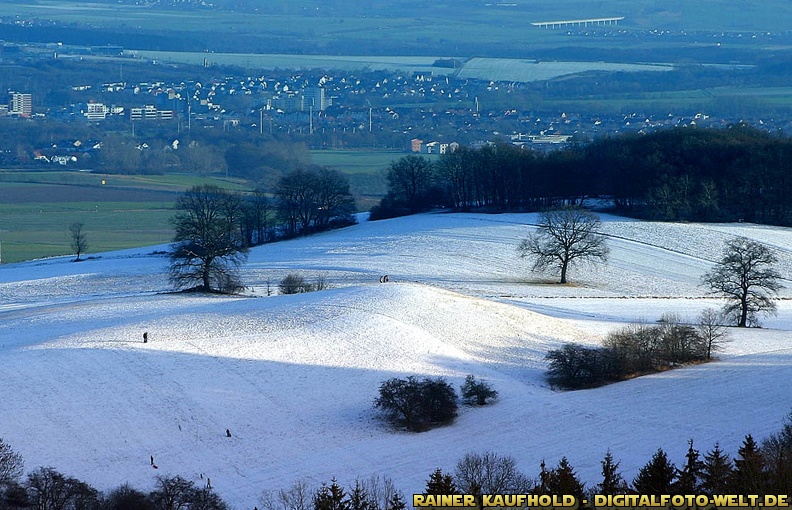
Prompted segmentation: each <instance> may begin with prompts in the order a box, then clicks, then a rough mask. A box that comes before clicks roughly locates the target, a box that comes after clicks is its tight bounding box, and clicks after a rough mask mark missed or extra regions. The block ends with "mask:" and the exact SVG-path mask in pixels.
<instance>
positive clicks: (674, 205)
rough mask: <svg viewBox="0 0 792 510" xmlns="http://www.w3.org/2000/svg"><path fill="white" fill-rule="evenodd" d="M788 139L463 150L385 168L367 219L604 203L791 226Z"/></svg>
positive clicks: (628, 137)
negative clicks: (382, 189)
mask: <svg viewBox="0 0 792 510" xmlns="http://www.w3.org/2000/svg"><path fill="white" fill-rule="evenodd" d="M789 161H792V140H790V139H789V138H786V137H781V136H773V135H769V134H767V133H765V132H762V131H759V130H756V129H753V128H750V127H748V126H745V125H735V126H731V127H729V128H725V129H697V128H675V129H670V130H662V131H657V132H653V133H649V134H640V133H631V134H624V135H620V136H613V137H607V138H603V139H599V140H597V141H594V142H592V143H590V144H587V145H584V144H579V145H575V146H572V147H569V148H566V149H562V150H558V151H554V152H550V153H548V154H546V155H542V154H538V153H535V152H533V151H529V150H523V149H521V148H518V147H516V146H514V145H508V144H501V145H490V146H485V147H483V148H481V149H471V148H466V147H460V148H458V149H457V150H455V151H453V152H449V153H446V154H444V155H442V156H441V157H440V160H439V161H438V162H436V163H431V162H429V161H428V160H426V159H424V158H422V157H420V156H412V155H411V156H406V157H404V158H401V159H400V160H398V161H395V162H393V163H392V164H391V166H390V169H389V172H388V194H387V196H386V197H385V198H384V199H383V200H382V202H381V203H380V205H379V206H378V207H376V208H375V209H374V210H373V211H372V216H373V218H374V219H379V218H385V217H392V216H398V215H404V214H412V213H416V212H420V211H423V210H427V209H429V208H433V207H449V208H453V209H455V210H459V211H468V210H473V209H477V210H492V211H516V210H539V209H543V208H549V207H557V206H559V205H564V204H579V203H581V201H582V200H583V199H584V198H586V197H591V196H607V197H611V198H612V199H613V200H614V203H615V205H616V207H617V208H618V209H619V210H621V211H624V212H627V213H630V214H634V215H639V216H643V217H648V218H652V219H662V220H700V221H736V220H738V219H744V220H746V221H754V222H763V223H772V224H780V225H790V224H792V179H790V178H789V176H788V175H787V174H788V172H787V166H788V162H789Z"/></svg>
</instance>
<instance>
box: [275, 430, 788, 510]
mask: <svg viewBox="0 0 792 510" xmlns="http://www.w3.org/2000/svg"><path fill="white" fill-rule="evenodd" d="M600 465H601V476H600V478H599V480H598V481H597V482H596V483H593V484H587V483H585V482H583V481H582V480H581V479H580V477H579V476H578V475H577V473H576V472H575V469H574V467H573V466H572V464H571V462H570V461H569V460H568V459H567V458H566V457H562V458H561V460H560V461H559V462H558V464H557V465H556V466H555V467H549V466H547V464H546V463H545V461H542V462H541V463H540V466H539V473H538V475H537V476H535V477H531V476H529V475H527V474H525V473H524V472H522V471H521V470H520V469H519V467H518V464H517V460H516V459H515V458H514V457H511V456H507V455H500V454H498V453H495V452H485V453H468V454H466V455H465V456H464V457H463V458H462V459H460V460H459V461H458V462H457V463H456V465H455V466H454V468H453V469H451V470H448V471H446V472H444V471H443V470H442V469H439V468H438V469H436V470H435V471H433V472H432V473H431V474H430V475H429V477H428V479H427V480H426V486H425V488H424V493H425V494H430V495H446V494H472V495H475V496H477V497H478V500H477V504H478V506H479V508H481V495H482V494H537V495H541V494H546V495H573V496H576V497H577V498H579V499H588V500H589V501H592V500H593V495H594V494H601V495H617V494H642V495H643V494H645V495H661V494H671V495H676V494H679V495H688V494H706V495H710V496H711V495H719V494H743V495H748V494H758V495H766V494H787V493H788V492H789V487H790V486H792V415H790V417H789V418H788V419H787V420H786V422H785V423H784V425H783V428H782V430H781V431H780V432H778V433H777V434H773V435H771V436H770V437H769V438H767V439H766V440H764V441H762V443H761V444H759V443H757V442H756V441H755V440H754V438H753V437H752V436H751V435H750V434H749V435H747V436H745V438H744V440H743V443H742V445H741V446H740V448H739V449H738V451H737V455H736V456H735V457H734V458H732V457H731V455H729V454H728V453H727V452H725V451H723V449H721V447H720V445H719V444H718V443H715V445H714V446H713V447H712V449H711V450H709V451H708V452H707V453H705V454H704V455H703V456H702V455H701V454H700V452H699V451H698V450H696V449H695V448H694V445H693V441H692V440H691V441H689V442H688V448H687V451H686V453H685V457H684V461H683V462H682V463H681V464H680V465H677V464H675V463H674V462H672V461H671V460H670V458H669V456H668V454H667V453H666V452H665V451H664V450H663V449H662V448H659V449H658V450H657V451H656V452H655V453H654V454H653V455H652V458H651V459H650V460H649V461H648V462H647V463H646V464H644V465H643V466H642V467H641V468H640V469H639V470H638V473H637V474H636V476H635V477H634V478H633V479H632V480H628V479H626V478H625V477H624V475H623V474H622V472H621V470H620V462H619V461H617V460H616V459H615V458H614V456H613V454H612V452H611V451H610V450H608V451H607V452H606V453H605V456H604V458H603V459H602V461H601V462H600ZM372 482H373V483H372ZM385 482H386V483H385V484H384V485H383V484H382V483H381V482H380V479H379V478H375V479H373V480H372V481H364V482H361V481H359V480H357V481H356V482H355V484H354V485H353V486H351V487H350V490H349V491H346V492H345V491H344V489H343V488H342V487H341V486H340V485H339V484H338V483H337V482H336V481H335V480H333V481H332V483H331V485H329V486H328V485H326V484H323V485H322V488H321V489H319V490H318V491H311V490H310V489H308V488H307V487H306V485H305V483H304V482H298V483H296V484H294V485H293V486H292V487H291V488H290V489H288V490H280V491H277V492H275V491H271V492H268V493H265V497H264V503H263V508H264V509H265V510H309V509H311V508H313V509H314V510H331V509H332V510H364V509H371V510H399V509H400V508H402V506H401V505H402V504H403V501H402V498H397V497H396V496H398V495H399V493H398V491H396V490H395V489H393V488H392V486H391V485H390V483H389V481H388V480H387V479H386V480H385ZM311 494H316V495H315V496H313V497H312V496H311ZM372 495H373V497H372ZM389 495H390V496H389ZM389 501H391V502H394V503H391V504H389V503H388V502H389ZM312 504H313V506H312Z"/></svg>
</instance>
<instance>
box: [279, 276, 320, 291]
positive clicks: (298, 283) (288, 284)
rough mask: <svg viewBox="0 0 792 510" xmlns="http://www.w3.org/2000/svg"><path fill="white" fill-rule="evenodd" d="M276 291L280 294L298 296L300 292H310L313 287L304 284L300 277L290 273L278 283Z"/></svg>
mask: <svg viewBox="0 0 792 510" xmlns="http://www.w3.org/2000/svg"><path fill="white" fill-rule="evenodd" d="M278 290H280V293H281V294H300V293H302V292H311V291H312V290H313V286H312V285H311V284H310V283H308V282H306V281H305V278H303V277H302V276H300V275H298V274H295V273H291V274H288V275H286V276H285V277H284V278H283V279H282V280H281V281H280V283H278Z"/></svg>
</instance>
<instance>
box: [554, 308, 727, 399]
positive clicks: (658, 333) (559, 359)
mask: <svg viewBox="0 0 792 510" xmlns="http://www.w3.org/2000/svg"><path fill="white" fill-rule="evenodd" d="M726 340H727V334H726V330H725V328H724V326H722V325H721V319H720V317H719V314H718V313H717V312H716V311H715V310H712V309H707V310H705V311H704V312H702V313H701V315H700V316H699V320H698V323H697V324H696V325H689V324H683V323H682V322H681V320H680V319H679V317H677V316H675V315H672V314H666V315H664V316H663V318H662V319H661V321H660V324H655V325H649V324H633V325H630V326H627V327H625V328H622V329H620V330H617V331H614V332H612V333H610V334H608V336H607V337H606V338H605V340H604V342H603V345H602V346H600V347H585V346H582V345H576V344H564V345H563V346H562V347H561V348H559V349H553V350H551V351H549V352H548V353H547V355H546V356H545V359H546V360H547V361H548V362H549V364H548V370H547V380H548V382H549V383H550V384H551V385H552V386H554V387H558V388H562V389H566V390H574V389H581V388H591V387H595V386H601V385H603V384H607V383H611V382H615V381H621V380H624V379H627V378H630V377H634V376H638V375H643V374H647V373H652V372H658V371H661V370H665V369H667V368H672V367H674V366H677V365H680V364H684V363H691V362H697V361H706V360H709V359H711V357H712V354H713V353H714V352H716V351H718V350H720V349H721V348H722V346H723V343H724V342H725V341H726Z"/></svg>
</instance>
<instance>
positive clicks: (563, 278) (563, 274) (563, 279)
mask: <svg viewBox="0 0 792 510" xmlns="http://www.w3.org/2000/svg"><path fill="white" fill-rule="evenodd" d="M568 265H569V261H568V260H566V259H565V260H564V262H563V264H561V283H566V282H567V279H566V273H567V266H568Z"/></svg>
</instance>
